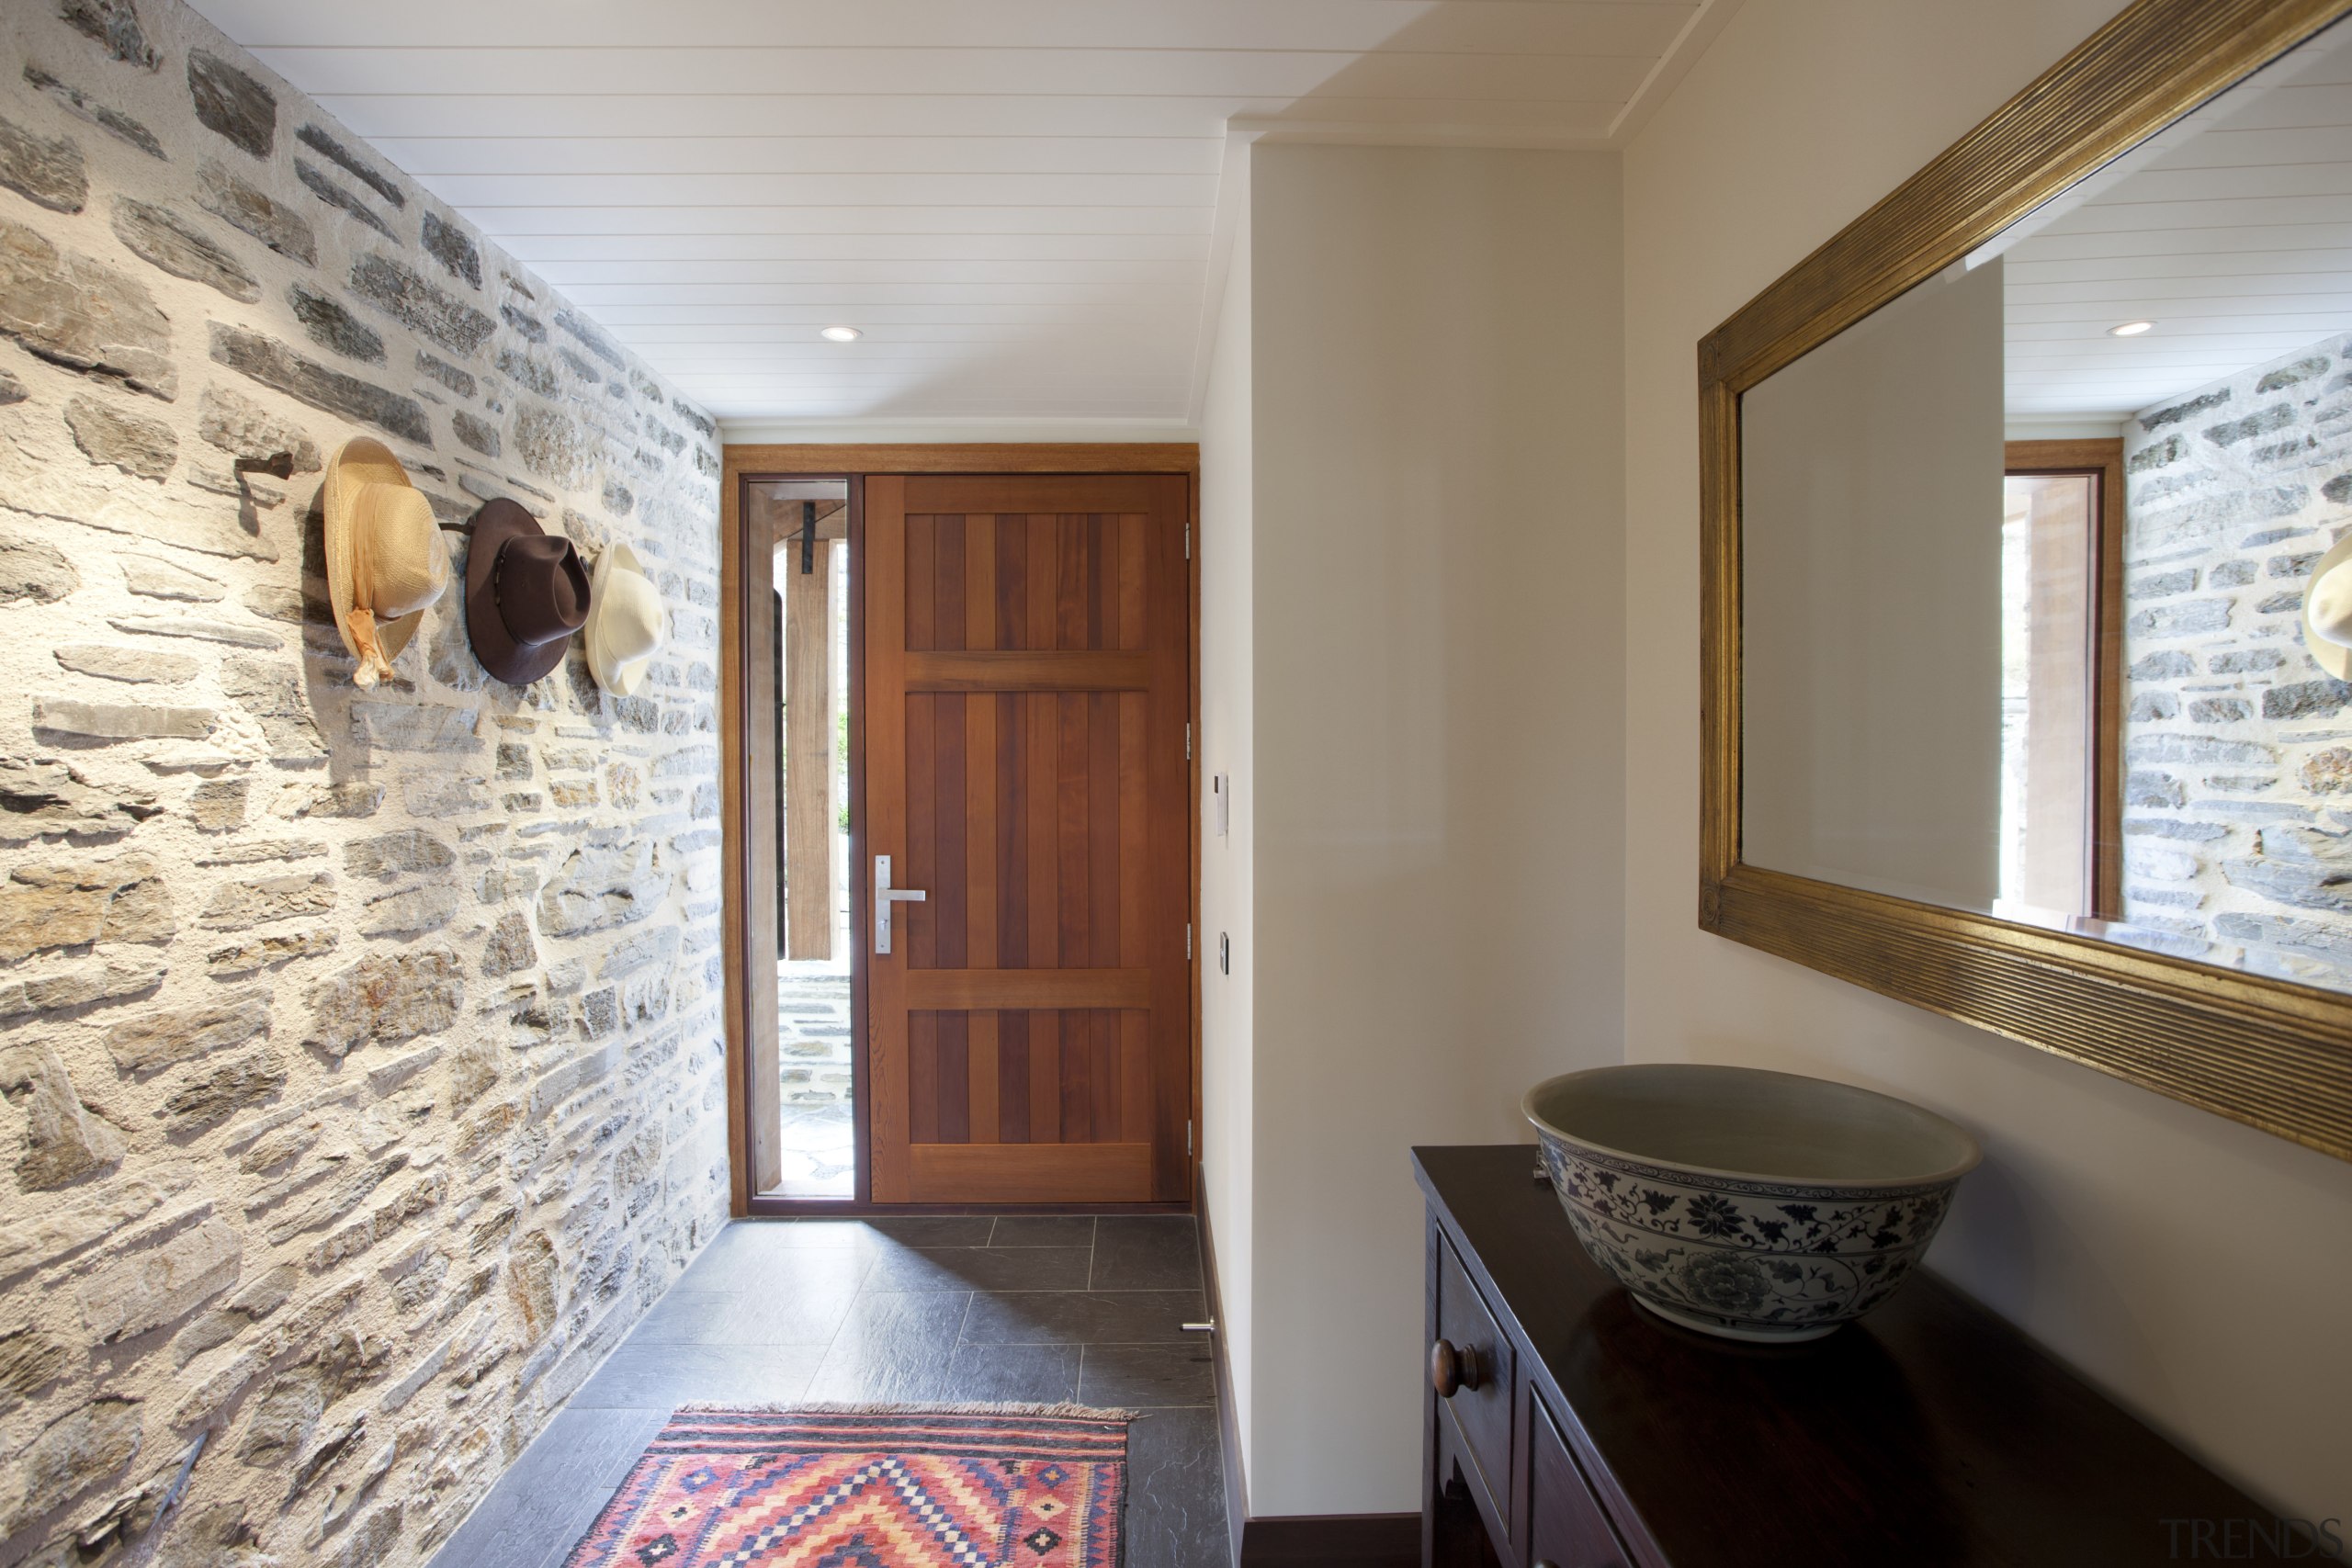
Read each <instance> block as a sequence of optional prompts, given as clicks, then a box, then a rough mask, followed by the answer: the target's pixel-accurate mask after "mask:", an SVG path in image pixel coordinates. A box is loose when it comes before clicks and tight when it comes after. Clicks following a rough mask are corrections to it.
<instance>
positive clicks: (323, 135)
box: [294, 121, 408, 208]
mask: <svg viewBox="0 0 2352 1568" xmlns="http://www.w3.org/2000/svg"><path fill="white" fill-rule="evenodd" d="M294 140H296V141H300V143H301V144H302V145H303V146H305V147H308V148H309V149H310V150H311V152H316V153H318V154H319V155H320V156H322V157H323V158H325V159H326V160H327V162H329V163H331V164H334V165H335V166H336V167H338V168H340V169H342V170H343V171H344V172H345V174H347V175H353V176H355V177H356V179H357V180H358V181H359V183H360V184H362V185H364V186H367V187H368V189H369V190H372V191H374V192H375V193H376V194H377V195H378V196H380V197H383V198H384V199H385V200H386V201H388V202H390V203H391V204H392V206H393V207H394V208H402V207H406V206H407V205H408V197H407V195H406V194H405V193H403V192H402V191H401V187H400V186H399V185H397V184H396V183H394V181H393V180H392V179H391V178H390V176H388V175H385V174H383V173H382V172H381V171H379V170H378V169H377V168H376V167H374V166H373V165H372V164H368V162H367V161H366V160H365V159H363V158H361V157H360V156H359V154H358V153H356V152H353V151H352V150H351V149H350V148H349V147H346V146H345V145H344V144H343V143H342V142H341V141H337V140H336V139H335V137H334V132H332V131H330V130H327V129H326V128H325V127H324V126H322V125H320V124H318V123H316V122H315V121H313V122H311V123H310V124H306V125H304V126H303V127H302V129H301V130H298V131H296V132H295V133H294Z"/></svg>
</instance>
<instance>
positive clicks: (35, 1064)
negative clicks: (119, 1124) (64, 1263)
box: [0, 1045, 124, 1191]
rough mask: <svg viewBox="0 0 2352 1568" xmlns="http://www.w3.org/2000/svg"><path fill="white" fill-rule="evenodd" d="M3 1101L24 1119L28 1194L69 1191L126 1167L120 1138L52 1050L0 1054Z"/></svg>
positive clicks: (22, 1165)
mask: <svg viewBox="0 0 2352 1568" xmlns="http://www.w3.org/2000/svg"><path fill="white" fill-rule="evenodd" d="M0 1095H6V1097H7V1099H8V1100H9V1102H10V1103H11V1104H13V1105H15V1106H16V1108H17V1110H18V1111H21V1112H22V1113H23V1115H24V1118H25V1153H24V1156H23V1157H22V1158H21V1159H19V1160H18V1161H17V1181H18V1182H19V1183H20V1184H21V1185H23V1186H24V1188H25V1189H26V1190H28V1191H40V1190H48V1189H51V1188H58V1187H64V1186H68V1185H70V1184H72V1183H74V1182H76V1181H80V1180H82V1179H85V1178H86V1177H91V1176H96V1175H99V1174H101V1173H103V1172H105V1171H108V1170H111V1169H113V1168H115V1167H116V1166H118V1165H119V1164H121V1163H122V1156H123V1152H124V1148H123V1142H122V1135H121V1134H119V1133H117V1132H116V1131H115V1130H114V1129H113V1128H112V1127H109V1126H108V1125H107V1123H106V1122H102V1121H100V1120H98V1118H96V1116H93V1115H91V1114H90V1112H89V1111H87V1110H86V1109H85V1107H84V1106H83V1104H82V1099H81V1096H80V1095H78V1094H76V1093H75V1092H74V1080H73V1078H72V1077H69V1076H68V1075H67V1073H66V1071H65V1064H64V1063H62V1062H61V1061H59V1060H58V1059H57V1053H56V1052H54V1051H52V1050H51V1049H50V1048H49V1047H47V1046H45V1045H19V1046H17V1047H15V1048H13V1049H10V1050H6V1051H0Z"/></svg>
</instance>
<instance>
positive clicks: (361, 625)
mask: <svg viewBox="0 0 2352 1568" xmlns="http://www.w3.org/2000/svg"><path fill="white" fill-rule="evenodd" d="M321 494H322V499H323V504H324V509H325V512H326V547H327V597H328V599H329V600H330V601H331V602H332V603H333V604H334V624H335V626H337V627H338V628H339V629H340V630H341V631H342V633H343V645H344V646H345V648H347V649H351V656H352V657H353V658H354V659H356V660H359V668H358V669H357V670H356V671H353V673H352V677H351V681H352V684H354V685H356V686H372V685H374V684H375V683H376V682H378V681H380V680H382V679H383V678H384V677H386V676H388V675H390V673H391V672H392V660H395V659H398V658H399V657H400V654H401V649H404V648H406V647H407V646H408V644H409V639H410V638H411V637H414V636H415V635H416V628H417V626H419V625H420V624H421V623H422V622H423V621H424V611H425V607H426V606H427V605H429V604H432V603H433V602H434V601H435V600H436V599H438V598H440V597H441V595H442V593H443V592H445V591H447V588H448V586H449V547H448V546H447V544H445V543H443V542H442V538H441V527H440V525H439V524H437V523H435V521H434V520H433V503H432V502H429V501H427V500H426V499H425V498H424V493H423V492H422V491H419V490H417V488H416V487H415V486H413V485H412V484H410V483H409V482H408V471H407V470H406V469H404V468H401V463H400V459H399V458H397V457H393V456H392V454H391V451H390V448H388V447H387V446H385V445H384V444H383V443H382V442H380V441H371V440H369V439H368V438H367V437H366V436H360V437H357V438H356V439H354V440H351V441H346V442H345V443H344V445H343V449H342V450H341V451H339V452H337V453H336V454H335V455H334V457H331V458H329V459H328V461H327V479H326V485H325V488H324V489H323V490H322V491H321Z"/></svg>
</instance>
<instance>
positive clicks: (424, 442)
mask: <svg viewBox="0 0 2352 1568" xmlns="http://www.w3.org/2000/svg"><path fill="white" fill-rule="evenodd" d="M0 238H5V236H0ZM212 357H213V359H214V361H215V362H217V363H219V364H221V365H225V366H227V367H229V368H230V369H232V370H235V371H238V372H240V373H241V374H243V375H246V376H250V377H252V378H254V380H256V381H258V382H260V383H261V384H262V385H263V386H265V387H271V388H275V389H277V390H278V391H281V392H284V393H285V394H286V395H287V396H288V397H290V398H296V399H299V400H301V401H303V402H306V403H309V404H310V405H311V407H313V408H319V409H324V410H325V411H326V412H329V413H333V414H341V415H343V416H345V417H346V418H349V419H356V420H358V421H361V422H362V423H368V424H372V425H375V426H376V427H377V428H378V429H379V430H385V431H389V432H390V433H391V434H394V435H397V436H399V437H401V439H402V440H405V441H413V442H414V443H415V444H416V445H417V446H425V447H430V446H432V445H433V424H432V422H431V421H430V420H428V419H427V418H426V417H425V414H424V405H423V404H422V403H419V402H418V401H417V400H415V399H414V398H409V397H403V396H401V394H400V393H398V392H393V391H390V390H387V389H384V388H382V387H379V386H377V385H375V384H374V383H372V382H368V381H362V380H360V379H359V378H357V377H356V376H346V375H345V374H344V373H343V372H342V371H340V370H330V369H328V368H327V367H325V366H323V365H321V364H319V363H318V362H317V361H316V360H312V359H305V358H303V357H302V356H301V355H299V354H296V353H295V352H294V351H293V350H292V349H290V348H288V347H287V346H286V345H285V344H282V343H277V342H276V341H274V340H272V339H269V338H266V337H264V336H262V335H261V334H260V333H251V332H247V331H245V330H244V329H243V328H242V327H232V326H230V325H228V324H227V323H226V322H222V321H215V322H213V323H212Z"/></svg>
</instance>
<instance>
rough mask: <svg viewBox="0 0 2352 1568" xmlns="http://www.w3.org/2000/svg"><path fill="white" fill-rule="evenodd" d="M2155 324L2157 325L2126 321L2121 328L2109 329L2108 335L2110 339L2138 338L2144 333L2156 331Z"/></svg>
mask: <svg viewBox="0 0 2352 1568" xmlns="http://www.w3.org/2000/svg"><path fill="white" fill-rule="evenodd" d="M2155 324H2156V323H2155V322H2154V321H2125V322H2123V323H2122V324H2121V325H2120V326H2112V327H2109V328H2108V329H2107V335H2108V336H2109V337H2138V336H2139V335H2140V334H2141V333H2144V332H2151V331H2154V328H2155Z"/></svg>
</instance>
